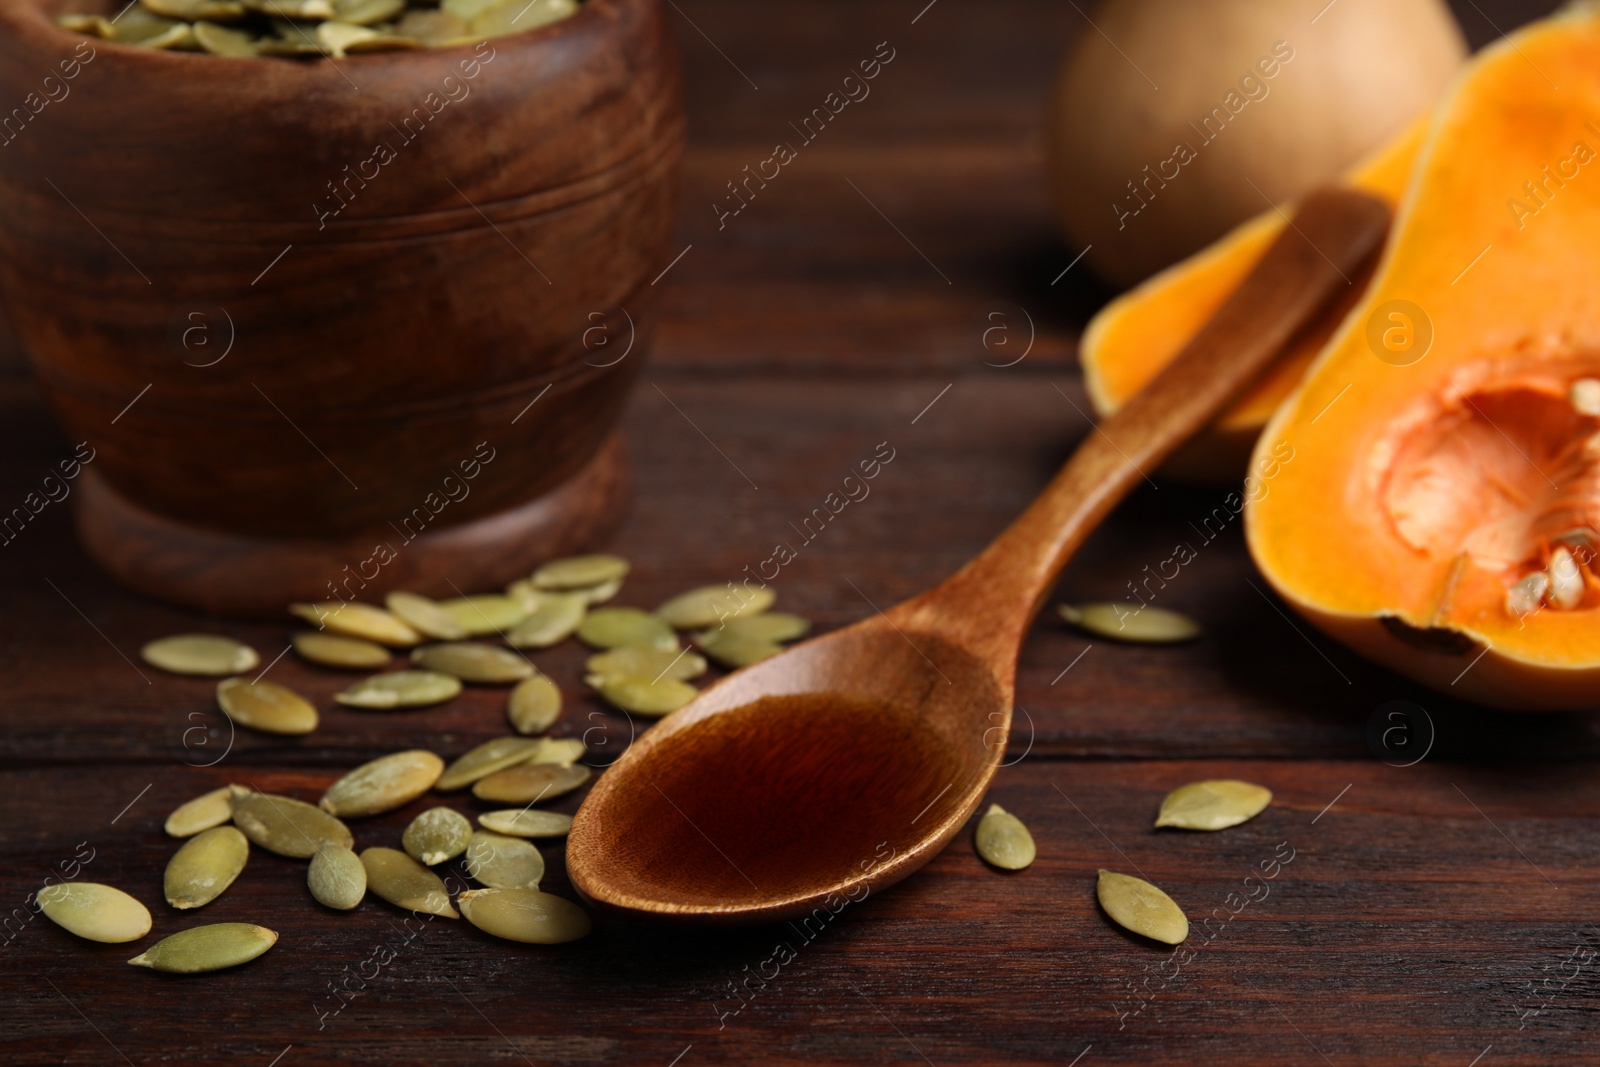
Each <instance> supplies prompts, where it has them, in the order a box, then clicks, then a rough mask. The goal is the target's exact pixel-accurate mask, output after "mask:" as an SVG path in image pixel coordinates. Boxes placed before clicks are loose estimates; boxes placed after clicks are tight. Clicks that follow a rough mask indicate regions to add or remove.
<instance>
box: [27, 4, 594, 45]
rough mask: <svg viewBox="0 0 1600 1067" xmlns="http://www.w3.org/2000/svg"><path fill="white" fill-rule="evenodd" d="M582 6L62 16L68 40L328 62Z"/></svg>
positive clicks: (518, 25) (453, 40)
mask: <svg viewBox="0 0 1600 1067" xmlns="http://www.w3.org/2000/svg"><path fill="white" fill-rule="evenodd" d="M578 6H579V4H578V0H440V2H438V3H437V4H427V3H414V2H408V0H138V3H137V4H136V5H134V6H132V7H129V8H126V9H124V10H123V11H122V12H121V13H120V14H118V15H115V16H112V17H107V16H104V15H63V16H61V18H60V20H59V21H60V24H61V26H62V27H63V28H64V29H68V30H71V31H73V32H74V33H82V34H87V35H89V36H91V37H98V38H100V39H102V40H106V41H114V42H116V43H118V44H129V45H137V46H139V47H142V48H156V49H163V50H167V51H177V52H208V53H210V54H212V55H218V56H233V57H236V58H250V57H255V56H287V57H300V56H331V57H333V58H335V59H339V58H343V57H344V56H347V55H359V54H361V53H364V52H402V51H413V50H415V49H419V48H449V47H451V46H453V45H460V44H471V43H474V42H477V41H482V40H486V39H488V38H491V37H504V36H507V35H508V34H513V33H521V32H522V31H523V30H532V29H536V28H538V27H540V26H547V25H549V24H550V23H552V22H558V21H560V20H561V19H564V18H568V17H570V16H572V15H574V14H576V13H577V11H578Z"/></svg>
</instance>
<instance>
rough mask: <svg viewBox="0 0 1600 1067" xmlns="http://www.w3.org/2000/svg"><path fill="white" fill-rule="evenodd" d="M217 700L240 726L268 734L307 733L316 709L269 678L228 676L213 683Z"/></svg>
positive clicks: (312, 722) (292, 691)
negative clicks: (257, 678)
mask: <svg viewBox="0 0 1600 1067" xmlns="http://www.w3.org/2000/svg"><path fill="white" fill-rule="evenodd" d="M217 704H218V706H219V707H221V708H222V710H223V711H225V712H226V713H227V715H228V718H230V719H232V720H233V721H234V722H236V723H238V724H239V725H240V726H248V727H250V728H251V729H252V730H260V731H262V732H263V733H269V734H289V735H297V734H309V733H310V732H311V731H313V730H315V729H316V728H317V709H316V708H314V707H312V706H311V702H310V701H309V700H307V699H306V698H305V697H303V696H301V695H300V694H299V693H296V692H295V691H294V690H292V689H288V688H286V687H284V686H281V685H276V684H274V683H272V682H251V681H247V680H246V679H244V678H228V679H225V680H223V681H221V682H218V683H217Z"/></svg>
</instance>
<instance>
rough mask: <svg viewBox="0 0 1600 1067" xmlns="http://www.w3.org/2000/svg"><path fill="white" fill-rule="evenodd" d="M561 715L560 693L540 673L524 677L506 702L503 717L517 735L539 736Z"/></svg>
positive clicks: (552, 683) (553, 684) (554, 685)
mask: <svg viewBox="0 0 1600 1067" xmlns="http://www.w3.org/2000/svg"><path fill="white" fill-rule="evenodd" d="M560 715H561V690H560V689H559V688H557V686H556V683H554V682H552V681H551V680H550V679H549V678H548V677H546V676H545V675H542V674H536V675H534V676H533V677H532V678H525V679H523V680H522V681H520V682H518V683H517V684H516V687H515V688H514V689H512V690H511V696H510V697H509V698H508V699H507V700H506V718H508V719H510V720H511V726H512V728H513V729H515V730H516V731H517V732H518V733H519V734H542V733H544V732H545V731H546V730H548V729H550V727H551V725H552V724H554V722H555V721H556V719H557V718H558V717H560Z"/></svg>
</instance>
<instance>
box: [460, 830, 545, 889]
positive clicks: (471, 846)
mask: <svg viewBox="0 0 1600 1067" xmlns="http://www.w3.org/2000/svg"><path fill="white" fill-rule="evenodd" d="M462 862H463V863H464V864H465V865H466V868H467V874H468V875H470V876H471V877H472V878H473V880H475V881H477V882H481V883H482V884H483V885H486V886H488V887H489V888H490V889H538V888H539V879H541V878H543V877H544V857H543V856H542V855H540V854H539V850H538V849H537V848H535V847H534V846H533V845H530V844H529V843H528V842H526V841H524V840H523V839H522V838H520V837H507V836H506V835H505V834H497V833H494V832H493V831H490V830H477V831H475V832H474V833H473V835H472V840H471V841H470V842H468V844H467V854H466V857H465V858H464V859H463V861H462Z"/></svg>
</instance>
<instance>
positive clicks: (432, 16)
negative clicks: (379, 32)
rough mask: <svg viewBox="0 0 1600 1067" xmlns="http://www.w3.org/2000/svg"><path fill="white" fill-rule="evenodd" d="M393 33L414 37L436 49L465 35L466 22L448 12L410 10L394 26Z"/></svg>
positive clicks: (424, 9)
mask: <svg viewBox="0 0 1600 1067" xmlns="http://www.w3.org/2000/svg"><path fill="white" fill-rule="evenodd" d="M395 32H396V33H398V34H403V35H405V36H407V37H414V38H416V39H417V40H419V41H421V42H422V43H423V44H425V45H428V46H430V47H433V48H438V47H440V46H441V45H443V44H445V43H446V42H447V41H453V40H456V39H457V38H460V37H465V36H466V35H467V22H466V20H465V19H463V18H460V17H459V16H457V15H453V14H451V13H450V12H448V11H435V10H431V9H429V8H412V9H411V10H410V11H407V12H406V13H405V17H404V18H402V19H401V20H400V22H399V23H398V24H397V25H396V26H395Z"/></svg>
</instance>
